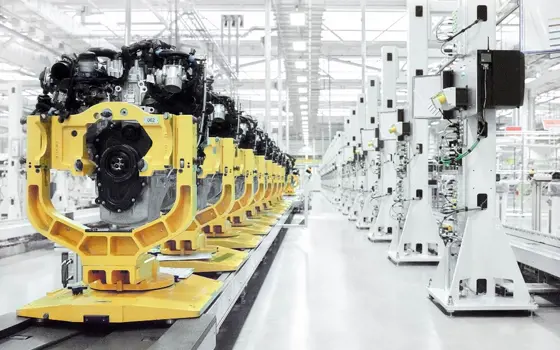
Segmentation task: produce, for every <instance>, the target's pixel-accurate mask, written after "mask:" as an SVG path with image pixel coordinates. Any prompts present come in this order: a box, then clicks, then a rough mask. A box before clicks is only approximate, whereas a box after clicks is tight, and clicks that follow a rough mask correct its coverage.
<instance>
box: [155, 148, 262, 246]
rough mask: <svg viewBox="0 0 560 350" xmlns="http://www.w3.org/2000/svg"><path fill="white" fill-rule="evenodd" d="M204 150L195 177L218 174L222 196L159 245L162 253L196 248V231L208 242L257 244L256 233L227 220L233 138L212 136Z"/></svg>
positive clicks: (232, 181)
mask: <svg viewBox="0 0 560 350" xmlns="http://www.w3.org/2000/svg"><path fill="white" fill-rule="evenodd" d="M204 153H205V155H206V158H205V160H204V164H203V166H202V173H201V174H199V176H198V177H199V178H200V179H202V178H206V177H209V176H213V175H216V174H221V175H222V193H221V196H220V198H219V199H218V201H217V202H216V203H215V204H214V205H211V206H209V207H207V208H205V209H203V210H201V211H199V212H198V213H197V214H196V217H195V220H194V221H193V223H192V225H191V226H190V227H189V228H188V229H187V230H186V232H184V233H183V234H181V235H179V236H177V237H176V238H175V239H173V240H170V241H168V242H167V243H166V244H165V246H164V247H163V248H162V253H164V254H169V255H173V254H174V255H180V254H182V253H181V250H183V251H188V250H196V249H193V248H192V247H193V245H192V244H193V242H192V237H193V235H196V236H197V237H200V236H199V235H202V234H206V237H207V242H208V244H210V245H213V246H219V247H225V248H231V249H252V248H256V247H257V246H258V245H259V243H260V241H261V237H259V236H255V235H252V234H249V233H243V232H241V231H239V230H237V229H233V228H232V227H231V223H230V222H229V221H228V215H229V214H230V212H231V209H232V208H233V205H234V202H235V176H234V158H235V145H234V143H233V139H230V138H212V139H210V140H209V143H208V145H207V146H206V148H205V150H204ZM179 248H180V249H179Z"/></svg>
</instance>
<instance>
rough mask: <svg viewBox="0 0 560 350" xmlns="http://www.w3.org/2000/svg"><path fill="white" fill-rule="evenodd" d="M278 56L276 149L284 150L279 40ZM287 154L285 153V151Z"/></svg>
mask: <svg viewBox="0 0 560 350" xmlns="http://www.w3.org/2000/svg"><path fill="white" fill-rule="evenodd" d="M277 50H278V54H277V55H276V57H277V60H278V79H277V83H278V142H277V143H278V147H279V148H280V149H284V142H283V138H282V135H283V134H284V130H283V128H282V123H283V121H284V118H283V111H282V109H283V104H284V101H282V59H281V57H280V40H278V47H277ZM286 152H287V151H286Z"/></svg>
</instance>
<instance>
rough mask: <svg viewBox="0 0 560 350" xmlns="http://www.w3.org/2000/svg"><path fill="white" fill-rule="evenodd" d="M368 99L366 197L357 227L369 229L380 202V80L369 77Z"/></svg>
mask: <svg viewBox="0 0 560 350" xmlns="http://www.w3.org/2000/svg"><path fill="white" fill-rule="evenodd" d="M367 82H368V83H367V98H366V110H367V112H366V127H365V128H364V130H362V134H361V136H362V144H363V149H364V151H365V152H367V154H366V162H365V172H366V180H365V192H366V193H365V197H364V204H363V207H362V211H361V213H360V214H359V215H358V220H357V221H356V227H357V228H359V229H369V228H370V227H371V225H372V223H373V220H374V219H375V218H376V217H377V212H378V210H379V200H378V199H376V198H375V197H376V196H378V195H379V187H380V186H379V182H380V180H381V177H380V175H381V169H380V164H379V152H378V151H377V147H378V140H377V137H376V135H375V130H376V129H378V128H379V85H380V84H379V78H378V77H376V76H369V77H368V79H367Z"/></svg>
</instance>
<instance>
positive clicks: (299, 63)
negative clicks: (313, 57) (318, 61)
mask: <svg viewBox="0 0 560 350" xmlns="http://www.w3.org/2000/svg"><path fill="white" fill-rule="evenodd" d="M295 65H296V69H305V68H307V62H306V61H296V63H295Z"/></svg>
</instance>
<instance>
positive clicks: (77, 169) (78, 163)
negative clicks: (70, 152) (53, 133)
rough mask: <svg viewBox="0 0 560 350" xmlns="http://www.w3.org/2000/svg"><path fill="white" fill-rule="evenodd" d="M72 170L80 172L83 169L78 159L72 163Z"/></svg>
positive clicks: (82, 164)
mask: <svg viewBox="0 0 560 350" xmlns="http://www.w3.org/2000/svg"><path fill="white" fill-rule="evenodd" d="M74 168H75V169H76V171H82V170H83V169H84V163H83V162H82V161H81V160H80V159H78V160H76V162H75V163H74Z"/></svg>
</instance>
